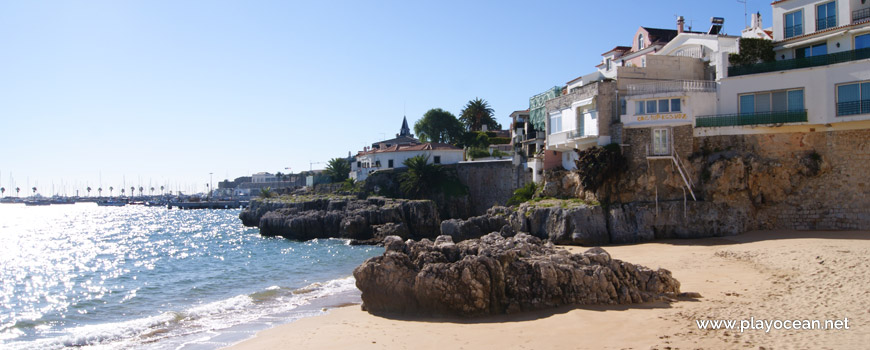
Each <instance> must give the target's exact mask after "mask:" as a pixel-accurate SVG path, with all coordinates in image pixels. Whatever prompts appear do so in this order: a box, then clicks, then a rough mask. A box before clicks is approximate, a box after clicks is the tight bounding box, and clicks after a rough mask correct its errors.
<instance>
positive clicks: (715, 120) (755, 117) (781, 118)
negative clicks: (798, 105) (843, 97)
mask: <svg viewBox="0 0 870 350" xmlns="http://www.w3.org/2000/svg"><path fill="white" fill-rule="evenodd" d="M806 121H807V110H806V109H801V110H792V111H781V112H763V113H742V114H719V115H705V116H698V117H695V127H698V128H703V127H718V126H740V125H761V124H782V123H800V122H806Z"/></svg>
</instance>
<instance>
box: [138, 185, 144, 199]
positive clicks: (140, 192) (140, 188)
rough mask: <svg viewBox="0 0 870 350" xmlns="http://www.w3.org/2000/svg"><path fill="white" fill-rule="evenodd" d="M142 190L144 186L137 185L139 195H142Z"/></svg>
mask: <svg viewBox="0 0 870 350" xmlns="http://www.w3.org/2000/svg"><path fill="white" fill-rule="evenodd" d="M142 190H144V188H143V187H142V186H139V197H142Z"/></svg>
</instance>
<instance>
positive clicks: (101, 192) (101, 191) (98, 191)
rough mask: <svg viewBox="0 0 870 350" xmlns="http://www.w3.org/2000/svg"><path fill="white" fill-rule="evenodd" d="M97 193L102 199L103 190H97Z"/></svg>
mask: <svg viewBox="0 0 870 350" xmlns="http://www.w3.org/2000/svg"><path fill="white" fill-rule="evenodd" d="M97 193H99V196H100V197H103V188H102V187H100V188H97Z"/></svg>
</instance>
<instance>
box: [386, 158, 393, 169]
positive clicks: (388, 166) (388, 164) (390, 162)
mask: <svg viewBox="0 0 870 350" xmlns="http://www.w3.org/2000/svg"><path fill="white" fill-rule="evenodd" d="M392 167H393V160H392V159H390V160H388V161H387V168H392Z"/></svg>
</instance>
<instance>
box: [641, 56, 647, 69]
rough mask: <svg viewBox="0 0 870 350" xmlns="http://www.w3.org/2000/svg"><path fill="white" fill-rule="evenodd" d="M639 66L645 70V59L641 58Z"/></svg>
mask: <svg viewBox="0 0 870 350" xmlns="http://www.w3.org/2000/svg"><path fill="white" fill-rule="evenodd" d="M640 66H641V67H644V68H646V57H641V59H640Z"/></svg>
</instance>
